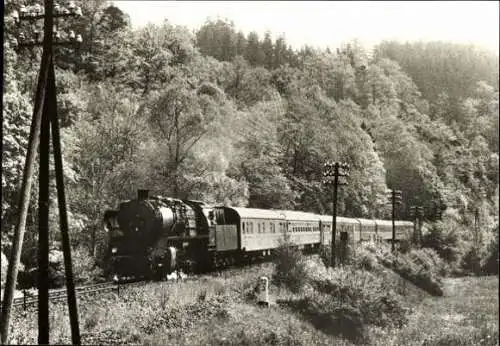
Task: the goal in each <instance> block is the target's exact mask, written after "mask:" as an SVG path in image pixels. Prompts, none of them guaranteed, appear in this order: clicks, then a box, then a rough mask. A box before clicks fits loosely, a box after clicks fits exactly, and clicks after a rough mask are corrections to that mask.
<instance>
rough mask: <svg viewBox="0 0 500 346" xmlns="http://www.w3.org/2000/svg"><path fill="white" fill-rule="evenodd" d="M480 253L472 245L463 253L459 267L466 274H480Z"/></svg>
mask: <svg viewBox="0 0 500 346" xmlns="http://www.w3.org/2000/svg"><path fill="white" fill-rule="evenodd" d="M481 257H482V256H481V254H480V252H479V251H478V249H476V248H474V247H472V248H470V249H469V251H467V252H466V253H465V255H464V256H463V257H462V261H461V262H460V264H461V268H462V269H463V270H464V271H465V273H467V274H474V275H480V274H481Z"/></svg>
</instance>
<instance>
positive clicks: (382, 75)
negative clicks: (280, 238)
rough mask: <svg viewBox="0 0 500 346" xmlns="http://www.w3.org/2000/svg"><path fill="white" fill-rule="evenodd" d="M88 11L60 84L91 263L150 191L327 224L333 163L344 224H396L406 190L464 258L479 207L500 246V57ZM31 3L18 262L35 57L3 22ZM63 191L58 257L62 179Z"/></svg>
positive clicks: (17, 88) (7, 60) (113, 10)
mask: <svg viewBox="0 0 500 346" xmlns="http://www.w3.org/2000/svg"><path fill="white" fill-rule="evenodd" d="M78 2H79V4H80V5H81V6H82V10H83V12H84V15H85V16H84V18H83V19H81V20H80V21H79V23H78V28H76V30H75V31H78V32H81V33H82V36H83V43H82V45H81V47H80V48H79V49H78V50H72V49H66V48H57V49H56V65H57V66H56V80H57V93H58V112H59V114H60V117H61V128H62V129H61V131H62V137H63V139H62V141H63V143H62V145H63V156H64V168H65V183H66V186H67V200H68V204H69V205H68V207H69V211H70V229H71V241H72V242H73V244H72V245H73V246H74V248H75V249H78V251H80V252H77V253H81V254H82V255H81V256H85V255H84V254H85V253H88V254H90V255H92V256H94V257H95V261H97V263H100V261H102V259H103V256H104V255H103V254H104V251H105V249H106V241H107V238H106V234H105V233H104V231H103V230H102V228H101V221H100V220H101V218H102V216H103V213H104V211H105V210H107V209H112V208H115V207H116V205H117V204H118V203H119V202H120V201H122V200H126V199H131V198H134V196H135V195H136V190H137V189H139V188H148V189H150V190H151V191H152V192H151V193H153V194H161V195H164V196H171V197H177V198H183V199H185V198H190V199H197V200H203V201H206V202H208V203H224V204H226V205H233V206H247V207H255V208H277V209H285V208H286V209H296V210H303V211H310V212H318V213H330V212H331V208H332V201H331V193H329V192H328V190H327V189H326V188H325V187H324V186H323V185H322V184H321V174H322V167H323V163H324V162H325V161H327V160H338V161H345V162H348V163H349V164H350V165H351V176H350V178H349V185H348V186H345V187H343V188H342V189H341V190H340V196H339V200H340V205H339V215H342V216H348V217H365V218H372V217H377V218H388V217H389V215H390V214H389V206H388V205H387V200H386V195H385V191H386V189H388V188H394V189H400V190H402V192H403V199H404V205H403V207H402V209H401V210H400V213H399V216H398V217H399V218H402V219H410V210H409V208H410V206H412V205H422V206H424V207H425V220H426V222H427V225H428V228H429V230H430V231H429V232H431V233H432V232H435V233H432V234H438V235H439V236H440V237H445V236H449V235H450V234H453V236H454V237H455V238H456V239H455V238H453V239H455V240H454V243H453V244H454V246H455V245H456V246H457V247H460V252H461V253H462V254H466V253H467V252H468V251H470V249H471V247H472V246H473V245H472V239H473V237H474V233H473V230H474V227H473V226H474V213H475V211H476V210H478V213H479V220H480V227H479V229H480V233H481V234H480V246H479V249H480V250H478V251H483V252H485V251H487V248H488V246H490V243H491V241H492V240H493V239H494V238H495V236H497V233H498V226H497V225H498V198H499V189H498V186H499V184H498V174H499V156H498V155H499V143H498V131H499V116H498V111H499V109H498V95H499V94H498V56H495V55H494V54H491V53H488V52H481V51H479V50H477V49H475V48H474V47H472V46H470V47H469V46H462V45H457V44H451V43H442V42H423V43H406V44H405V43H398V42H382V43H380V44H379V45H378V46H377V47H375V49H374V51H373V53H372V52H367V51H365V50H364V49H363V47H361V46H360V45H359V44H357V43H356V42H350V43H346V44H345V45H343V46H342V47H339V48H338V49H336V50H335V51H332V50H330V49H324V50H317V49H313V48H311V47H307V46H306V47H303V48H301V49H293V48H292V47H291V46H290V45H289V44H288V43H287V41H286V38H285V37H278V38H276V39H274V40H273V39H272V38H271V37H272V35H271V33H266V34H265V35H264V37H259V35H258V34H257V33H255V32H251V33H249V34H248V35H246V34H244V33H243V32H241V31H239V30H238V29H237V28H236V27H235V25H234V24H233V23H231V22H229V21H222V20H216V21H207V22H206V23H205V25H203V26H202V27H201V28H200V29H199V30H198V31H196V32H195V33H191V32H190V31H189V30H188V29H187V28H184V27H181V26H177V25H174V24H172V23H170V22H169V21H168V20H165V21H164V22H163V23H162V24H148V25H147V26H145V27H141V28H137V29H135V28H132V27H131V25H130V21H129V18H128V17H127V16H126V15H125V14H124V13H123V12H122V11H121V10H120V9H118V8H117V7H114V6H111V5H109V4H108V3H107V2H106V1H103V0H92V1H78ZM21 3H23V1H21V0H16V1H9V2H8V3H7V4H6V6H5V10H6V17H5V29H4V30H5V35H4V38H5V40H4V42H3V45H4V46H3V47H4V76H3V77H4V84H3V86H4V89H3V105H4V106H3V124H2V126H3V156H2V173H3V174H2V240H3V241H2V253H10V246H11V245H10V244H11V241H12V236H13V229H14V225H15V218H16V216H17V198H18V194H19V188H20V185H21V180H20V179H21V176H22V169H23V165H24V160H25V155H26V150H27V141H28V133H29V128H30V121H31V116H32V111H33V109H32V108H33V96H34V92H35V89H36V80H37V73H38V68H39V64H40V55H41V52H40V49H39V48H30V49H23V50H18V49H16V48H15V47H13V45H12V41H11V39H12V38H14V37H16V36H17V35H18V34H19V30H20V29H19V28H18V26H17V25H15V24H14V22H13V21H12V20H10V19H9V17H8V15H9V13H10V12H11V11H12V10H13V9H15V8H17V7H19V5H20V4H21ZM32 191H33V193H32V203H31V205H30V212H29V215H28V222H27V235H26V238H25V246H24V253H23V256H22V262H23V264H24V265H25V266H26V268H32V267H33V266H35V263H33V260H34V259H35V258H36V256H33V254H34V252H35V251H36V249H35V246H36V232H37V220H36V219H37V213H36V207H37V186H36V184H35V185H34V187H33V190H32ZM51 196H52V198H51V200H52V205H51V213H52V215H51V222H52V227H51V232H52V242H53V247H54V248H58V247H59V243H58V240H59V231H58V229H59V228H58V221H57V220H58V218H57V208H56V206H57V198H56V193H55V188H54V184H52V186H51ZM436 239H437V238H436ZM439 239H442V238H439ZM429 242H430V244H431V245H432V246H434V245H435V244H436V242H437V240H436V241H431V240H429ZM457 251H459V250H457ZM89 265H90V264H89ZM2 277H3V275H2Z"/></svg>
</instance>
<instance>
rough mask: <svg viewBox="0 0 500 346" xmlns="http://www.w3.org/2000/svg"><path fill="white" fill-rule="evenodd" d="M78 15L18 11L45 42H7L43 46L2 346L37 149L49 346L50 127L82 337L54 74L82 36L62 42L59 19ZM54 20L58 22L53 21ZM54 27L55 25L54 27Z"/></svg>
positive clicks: (48, 7)
mask: <svg viewBox="0 0 500 346" xmlns="http://www.w3.org/2000/svg"><path fill="white" fill-rule="evenodd" d="M81 15H82V12H81V9H80V8H79V7H77V6H75V4H74V2H73V1H70V2H69V3H68V5H67V8H63V7H60V6H59V5H57V4H54V2H53V0H45V6H44V7H42V6H41V5H39V4H36V5H33V6H29V7H26V6H22V7H21V8H20V11H19V13H18V12H17V11H14V12H13V13H12V14H11V18H13V19H14V20H15V21H16V22H17V23H18V24H20V23H21V22H22V21H29V22H30V24H35V25H36V21H37V20H39V19H42V20H44V30H43V37H42V32H40V31H38V30H35V38H34V39H26V38H25V36H24V33H22V32H21V33H20V34H19V39H20V42H18V41H17V39H15V38H14V39H11V40H10V42H11V44H13V45H14V46H16V47H18V48H23V47H35V46H40V45H43V53H42V61H41V66H40V74H39V78H38V86H37V91H36V96H35V107H34V112H33V117H32V123H31V129H30V137H29V142H28V153H27V157H26V162H25V167H24V172H23V181H22V186H21V195H20V200H19V210H20V212H19V218H18V220H17V224H16V229H15V234H14V242H13V249H12V253H11V257H10V262H9V267H8V273H7V282H6V288H5V296H4V300H3V302H2V320H1V334H2V344H6V343H7V342H8V332H9V322H10V312H11V307H12V300H13V296H14V290H15V287H16V282H17V274H18V266H19V261H20V257H21V250H22V244H23V239H24V231H25V226H26V216H27V212H28V204H29V199H30V194H31V185H32V177H33V166H34V162H35V158H36V152H37V149H38V146H39V145H40V175H39V184H40V194H39V201H38V213H39V241H38V246H39V249H38V329H39V330H38V343H39V344H48V343H49V304H48V300H49V299H48V298H49V294H48V269H49V268H48V263H49V262H48V255H49V242H48V236H49V228H48V215H49V189H48V187H49V158H50V157H49V148H50V132H51V131H50V127H51V125H52V138H53V146H54V163H55V170H56V186H57V196H58V206H59V217H60V226H61V234H62V243H63V252H64V264H65V274H66V287H67V292H68V307H69V314H70V323H71V335H72V342H73V344H80V332H79V327H78V312H77V306H76V296H75V287H74V283H73V272H72V267H71V250H70V245H69V235H68V233H69V231H68V219H67V212H66V200H65V196H64V181H63V167H62V157H61V150H60V138H59V119H58V117H57V100H56V85H55V73H54V62H53V60H54V55H53V46H54V45H68V44H69V45H74V44H78V43H80V42H82V37H81V36H80V35H78V36H77V35H75V33H74V32H73V31H70V32H69V33H67V34H66V35H64V36H65V37H61V35H60V33H59V32H58V29H57V18H59V17H77V18H78V17H81ZM54 19H56V22H55V21H54ZM54 22H55V23H54ZM54 24H55V25H54Z"/></svg>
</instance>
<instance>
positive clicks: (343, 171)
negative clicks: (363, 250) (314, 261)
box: [323, 161, 349, 268]
mask: <svg viewBox="0 0 500 346" xmlns="http://www.w3.org/2000/svg"><path fill="white" fill-rule="evenodd" d="M323 177H324V179H323V184H325V185H330V184H333V215H332V243H331V260H330V261H331V265H332V268H335V258H336V256H335V238H336V237H337V190H338V186H339V185H347V181H346V179H347V177H349V164H347V163H341V162H333V163H332V162H330V161H329V162H327V163H325V164H324V171H323ZM339 177H344V179H342V180H341V181H339Z"/></svg>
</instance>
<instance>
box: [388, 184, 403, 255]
mask: <svg viewBox="0 0 500 346" xmlns="http://www.w3.org/2000/svg"><path fill="white" fill-rule="evenodd" d="M390 193H391V195H390V201H391V206H392V218H391V219H392V245H391V250H392V252H394V251H395V250H396V223H395V220H396V205H401V204H402V203H403V198H402V196H401V191H400V190H390Z"/></svg>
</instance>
